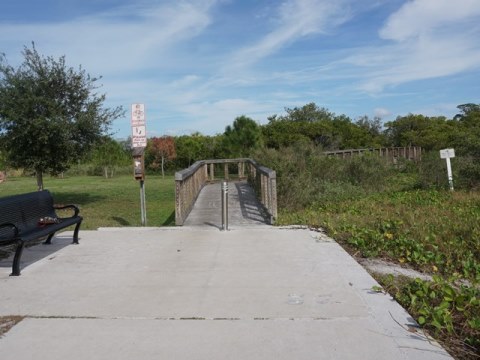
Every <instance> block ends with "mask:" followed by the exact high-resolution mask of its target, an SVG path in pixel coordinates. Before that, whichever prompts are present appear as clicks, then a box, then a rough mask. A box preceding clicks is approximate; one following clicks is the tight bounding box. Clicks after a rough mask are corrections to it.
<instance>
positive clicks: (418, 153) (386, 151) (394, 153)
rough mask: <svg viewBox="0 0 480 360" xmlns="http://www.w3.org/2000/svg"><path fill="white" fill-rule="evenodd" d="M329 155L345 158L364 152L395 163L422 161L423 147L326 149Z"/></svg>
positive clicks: (326, 153)
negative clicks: (399, 160) (399, 161)
mask: <svg viewBox="0 0 480 360" xmlns="http://www.w3.org/2000/svg"><path fill="white" fill-rule="evenodd" d="M324 154H325V155H327V156H337V157H341V158H343V159H348V158H351V157H354V156H359V155H364V154H376V155H379V156H382V157H386V158H388V159H389V160H391V161H392V162H393V163H395V162H397V161H398V159H407V160H412V161H420V160H421V158H422V148H421V147H420V146H408V147H388V148H375V149H348V150H335V151H325V152H324Z"/></svg>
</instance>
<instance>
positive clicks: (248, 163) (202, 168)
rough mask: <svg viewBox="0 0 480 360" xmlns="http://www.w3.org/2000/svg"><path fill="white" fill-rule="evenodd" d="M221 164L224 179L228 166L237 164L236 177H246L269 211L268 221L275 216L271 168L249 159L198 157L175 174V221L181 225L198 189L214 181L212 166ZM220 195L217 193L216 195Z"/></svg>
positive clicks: (272, 219) (274, 188) (275, 196)
mask: <svg viewBox="0 0 480 360" xmlns="http://www.w3.org/2000/svg"><path fill="white" fill-rule="evenodd" d="M216 164H223V165H224V179H225V180H228V179H229V171H228V167H229V165H230V164H238V177H239V178H240V179H244V178H247V180H248V182H249V184H250V186H252V187H253V188H254V189H255V193H256V195H257V198H258V200H259V201H260V202H261V203H262V205H263V206H264V208H265V210H266V212H267V213H268V216H269V220H270V223H271V224H273V223H274V222H275V220H276V218H277V175H276V173H275V171H274V170H272V169H269V168H267V167H264V166H261V165H259V164H258V163H257V162H256V161H255V160H253V159H249V158H239V159H216V160H199V161H197V162H195V163H194V164H193V165H192V166H190V167H189V168H187V169H184V170H181V171H177V172H176V173H175V224H176V225H183V223H184V222H185V219H186V218H187V216H188V214H190V211H191V210H192V208H193V205H194V204H195V200H197V197H198V194H199V193H200V190H202V188H203V187H204V186H205V184H206V183H207V182H208V181H214V180H215V165H216ZM219 196H220V194H219Z"/></svg>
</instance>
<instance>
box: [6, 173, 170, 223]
mask: <svg viewBox="0 0 480 360" xmlns="http://www.w3.org/2000/svg"><path fill="white" fill-rule="evenodd" d="M44 187H45V189H48V190H49V191H50V192H51V193H52V194H53V197H54V199H55V202H56V203H60V204H76V205H78V206H79V207H80V214H81V215H82V216H83V217H84V221H83V224H82V229H85V230H88V229H97V228H99V227H111V226H141V210H140V184H139V182H138V181H135V180H134V179H133V177H132V176H118V177H114V178H112V179H105V178H102V177H97V176H72V177H65V178H63V179H62V178H53V177H45V179H44ZM32 191H36V181H35V178H33V177H9V178H8V179H7V181H5V182H3V183H1V184H0V197H3V196H8V195H14V194H21V193H26V192H32ZM145 198H146V208H147V226H169V225H174V224H175V182H174V179H173V176H165V178H164V179H162V177H161V176H156V175H154V176H147V177H146V179H145Z"/></svg>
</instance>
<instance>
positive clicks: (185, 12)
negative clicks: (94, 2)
mask: <svg viewBox="0 0 480 360" xmlns="http://www.w3.org/2000/svg"><path fill="white" fill-rule="evenodd" d="M214 4H215V2H213V1H179V2H172V3H169V4H164V5H155V4H154V3H152V4H150V5H149V6H137V7H133V6H125V7H120V8H116V9H114V10H110V11H109V12H107V13H100V14H93V15H91V16H87V17H80V18H77V19H73V20H69V21H68V22H55V23H35V24H21V23H20V24H5V23H4V24H0V34H8V39H6V37H5V36H1V37H0V41H1V43H4V42H9V43H10V44H14V43H15V44H18V45H17V48H18V46H23V45H29V44H30V42H31V41H35V42H36V43H37V47H38V48H39V51H41V52H42V53H46V54H50V55H56V56H60V55H64V54H65V55H67V56H66V57H67V62H68V63H72V64H82V65H83V66H84V67H85V68H88V69H89V71H90V72H98V73H101V74H109V73H116V72H119V71H126V70H135V69H138V68H141V67H142V66H146V65H147V66H151V65H154V64H155V63H158V62H159V56H161V55H165V54H166V53H168V51H169V50H170V48H171V47H174V46H176V45H177V42H179V41H182V40H186V39H190V38H193V37H195V36H197V35H198V34H199V33H200V32H201V31H202V30H204V29H205V28H206V27H207V26H208V25H209V24H210V22H211V19H210V15H209V11H210V9H211V7H212V6H213V5H214ZM19 50H21V49H19ZM9 58H10V56H9ZM14 58H15V59H16V60H18V59H19V57H18V55H16V57H14Z"/></svg>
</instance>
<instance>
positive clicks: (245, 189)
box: [184, 181, 268, 229]
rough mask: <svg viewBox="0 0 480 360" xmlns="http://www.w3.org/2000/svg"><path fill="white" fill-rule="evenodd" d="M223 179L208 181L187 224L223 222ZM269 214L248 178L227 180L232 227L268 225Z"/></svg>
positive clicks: (229, 220)
mask: <svg viewBox="0 0 480 360" xmlns="http://www.w3.org/2000/svg"><path fill="white" fill-rule="evenodd" d="M221 186H222V185H221V183H220V182H218V183H213V184H207V185H205V187H204V188H203V189H202V191H201V192H200V194H199V195H198V198H197V201H196V202H195V205H194V206H193V209H192V211H191V212H190V214H189V215H188V217H187V219H186V220H185V223H184V226H213V227H217V228H219V229H220V228H221V226H222V198H221ZM266 224H268V221H267V217H266V215H265V211H264V209H263V206H262V205H261V204H260V202H259V201H258V200H257V198H256V197H255V193H254V190H253V189H252V188H251V187H250V186H249V185H248V183H247V182H246V181H231V182H229V183H228V225H229V228H232V227H235V226H236V227H241V226H251V225H266Z"/></svg>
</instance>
